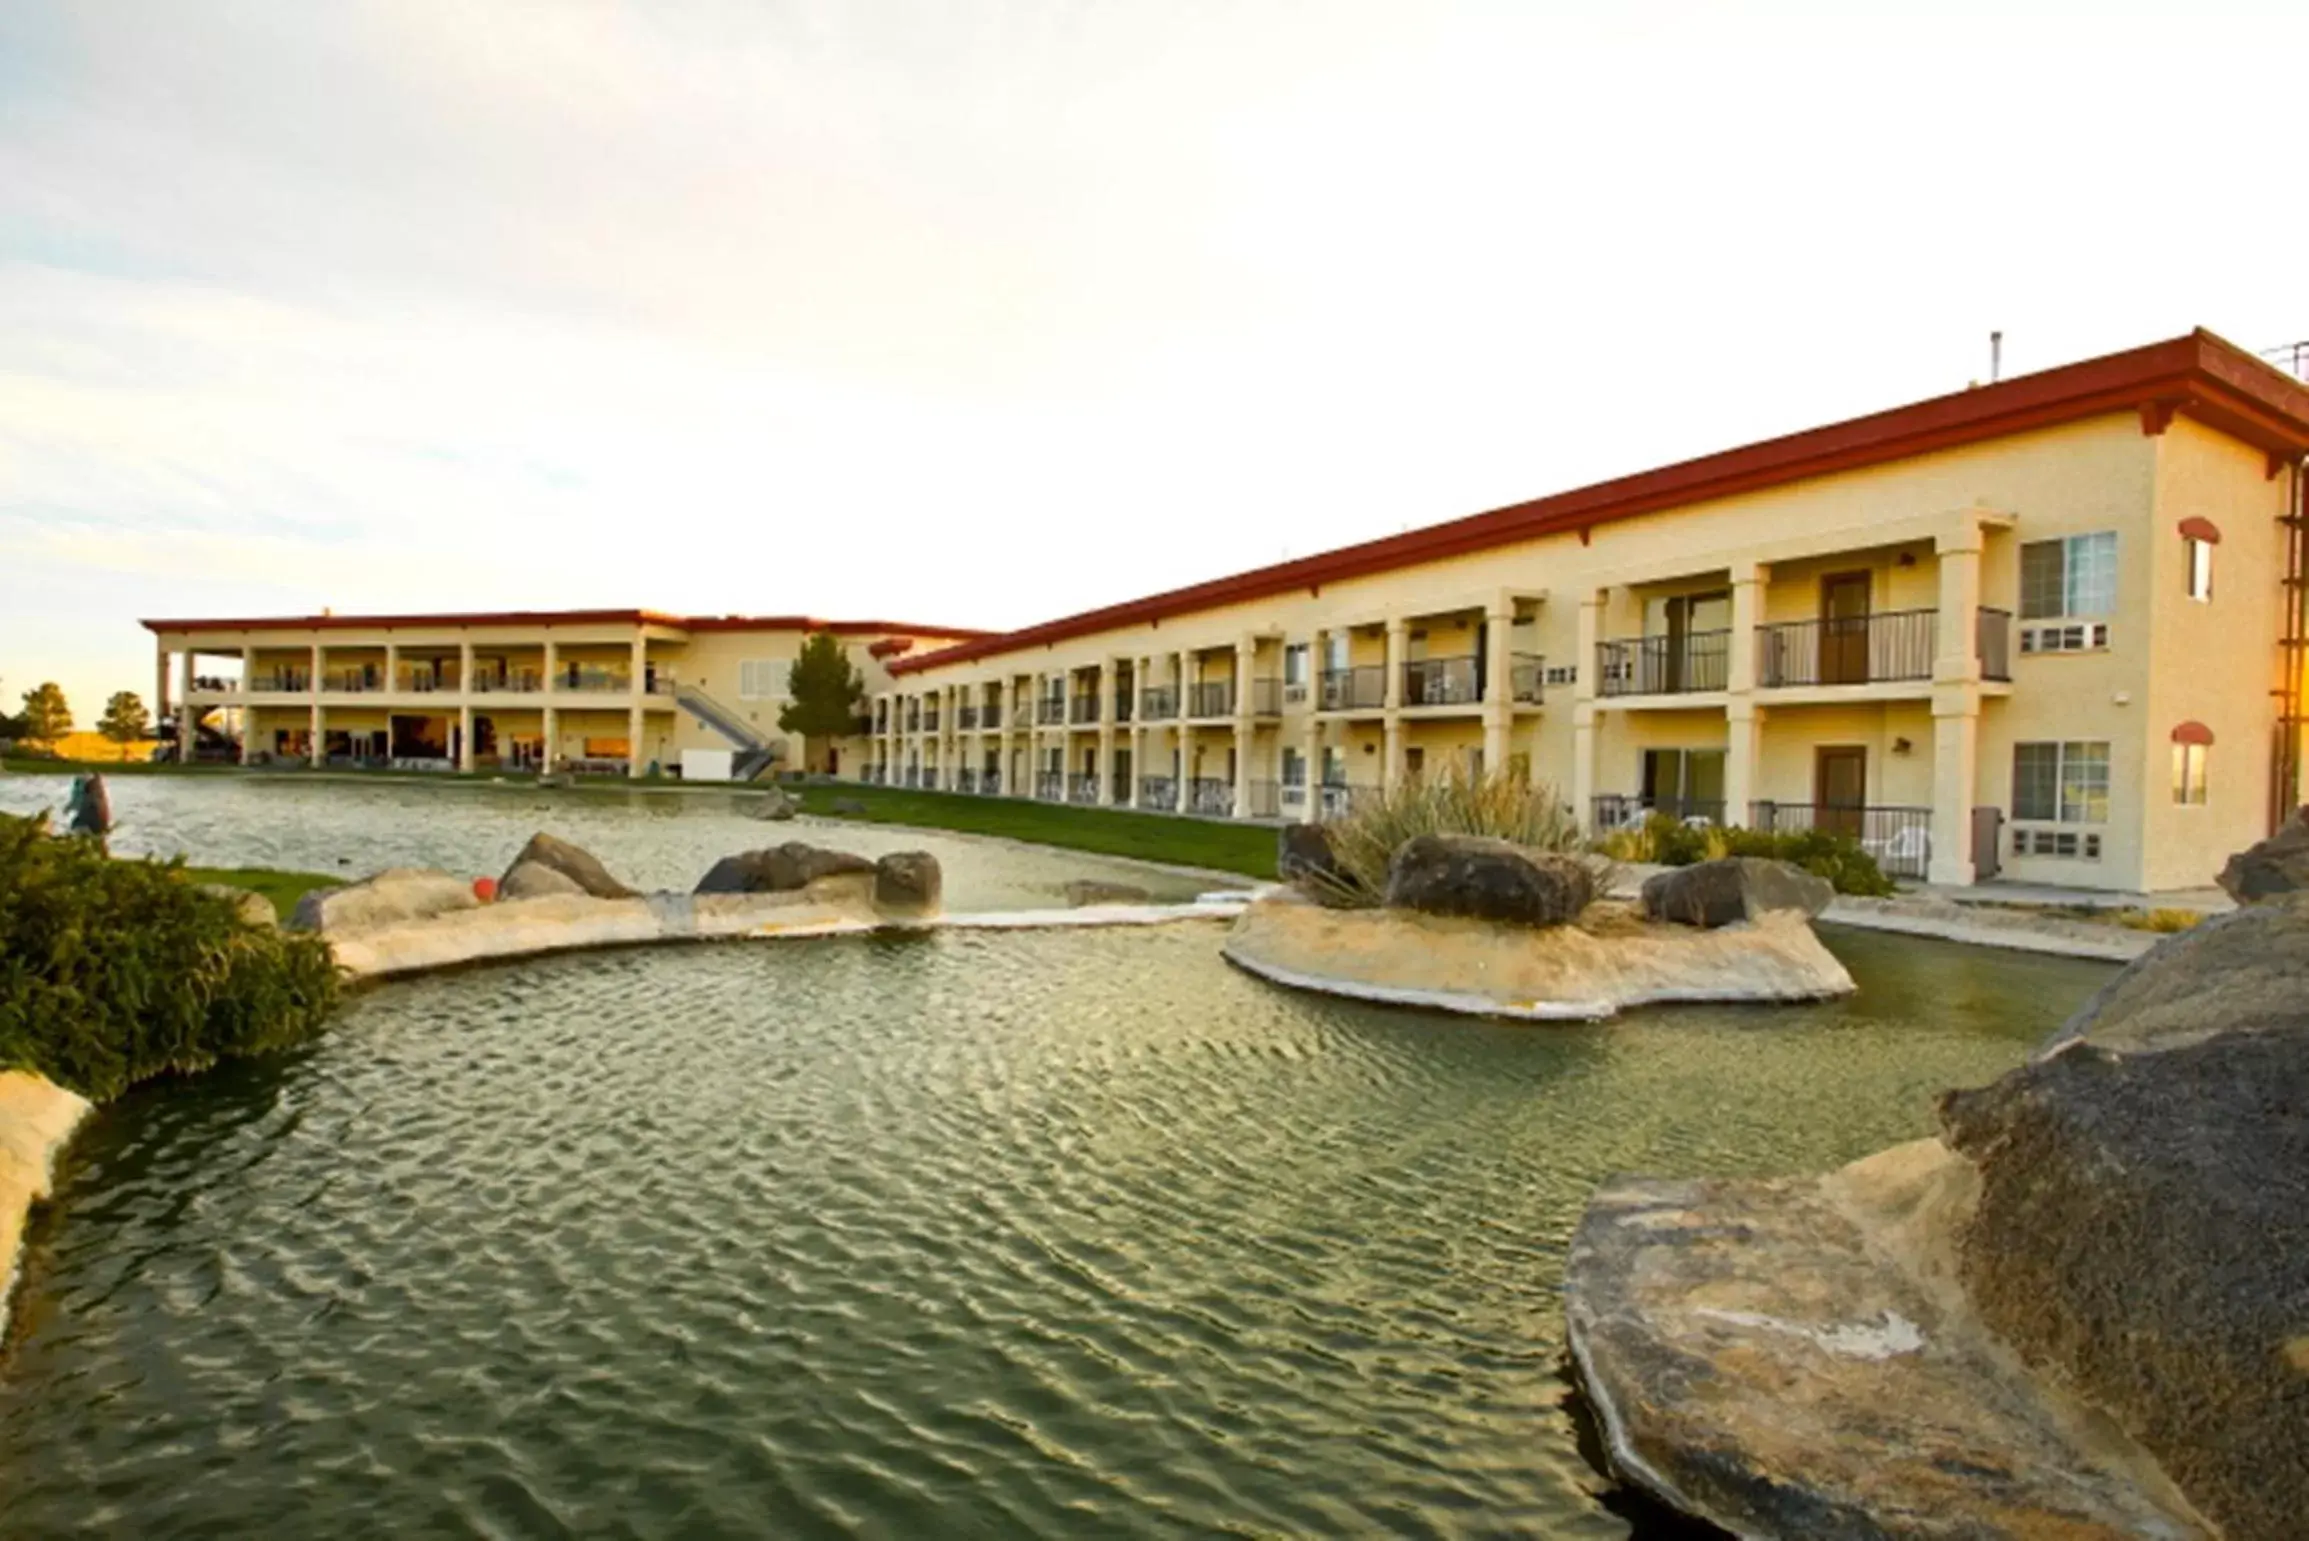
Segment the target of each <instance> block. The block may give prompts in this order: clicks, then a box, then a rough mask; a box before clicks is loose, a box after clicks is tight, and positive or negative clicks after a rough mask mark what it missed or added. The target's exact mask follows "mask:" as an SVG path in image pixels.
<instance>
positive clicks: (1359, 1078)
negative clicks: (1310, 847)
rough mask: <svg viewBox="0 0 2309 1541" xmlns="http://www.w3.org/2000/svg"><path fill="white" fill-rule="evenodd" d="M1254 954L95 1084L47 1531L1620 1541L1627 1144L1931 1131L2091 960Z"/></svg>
mask: <svg viewBox="0 0 2309 1541" xmlns="http://www.w3.org/2000/svg"><path fill="white" fill-rule="evenodd" d="M1218 940H1219V935H1218V932H1217V929H1216V928H1215V927H1212V926H1208V925H1200V924H1189V925H1180V926H1173V927H1167V928H1162V929H1158V930H1153V931H1133V932H1119V931H1103V932H1081V931H1076V932H1042V933H1028V934H999V935H997V934H986V933H962V932H951V933H945V934H938V935H929V936H916V937H911V938H903V939H900V938H891V937H875V938H855V939H846V940H840V941H831V942H822V943H786V944H751V945H745V944H739V945H730V946H725V947H718V948H699V949H689V950H680V951H652V952H629V953H616V954H603V955H596V956H593V957H573V958H562V959H555V960H548V961H542V962H537V963H533V964H529V965H524V966H519V967H511V968H504V969H497V970H486V971H472V972H465V973H460V974H455V975H451V976H446V977H440V978H436V979H432V980H427V981H419V982H413V983H408V984H402V985H395V986H391V987H387V988H384V989H380V990H377V991H374V992H372V993H369V994H366V995H364V996H362V997H360V998H358V999H357V1000H356V1001H355V1002H354V1004H353V1005H352V1006H351V1008H350V1009H349V1010H348V1011H347V1012H346V1013H345V1015H344V1018H343V1020H342V1021H341V1022H339V1023H338V1024H336V1025H335V1027H334V1028H333V1029H332V1031H330V1032H329V1033H328V1034H327V1035H326V1037H325V1038H324V1039H322V1040H321V1041H320V1042H318V1043H317V1044H316V1045H315V1046H313V1047H311V1048H309V1049H308V1050H306V1051H304V1052H301V1053H299V1054H296V1055H293V1056H287V1057H282V1058H277V1059H273V1060H269V1061H264V1062H259V1063H250V1064H241V1065H237V1066H232V1067H228V1068H226V1069H223V1070H220V1071H218V1072H215V1073H213V1074H210V1075H206V1076H202V1077H199V1078H197V1079H193V1080H189V1081H184V1082H179V1083H175V1084H170V1085H161V1086H154V1087H148V1088H146V1089H144V1090H142V1091H140V1092H138V1093H135V1094H133V1095H131V1096H130V1097H128V1098H126V1099H125V1100H123V1101H122V1102H120V1103H118V1104H116V1105H114V1106H112V1107H110V1108H108V1109H106V1110H105V1111H104V1113H103V1114H102V1115H101V1116H100V1118H99V1119H98V1121H97V1122H96V1124H95V1125H94V1126H93V1128H92V1130H91V1131H90V1133H89V1134H88V1135H87V1136H86V1137H85V1138H84V1139H83V1140H82V1142H81V1143H80V1145H79V1146H78V1147H77V1150H76V1153H75V1155H74V1157H73V1160H72V1164H71V1170H70V1173H69V1176H68V1179H67V1181H66V1182H65V1183H64V1185H63V1189H62V1192H61V1194H60V1198H61V1203H60V1204H59V1205H58V1206H56V1207H55V1208H53V1209H51V1210H50V1211H49V1212H48V1213H47V1214H46V1215H45V1217H44V1218H43V1219H42V1220H41V1221H40V1223H39V1226H38V1229H37V1232H36V1234H35V1237H34V1254H33V1259H32V1267H31V1277H30V1284H29V1287H28V1289H27V1291H26V1293H25V1295H24V1297H23V1299H22V1301H21V1306H22V1309H21V1311H20V1317H21V1320H20V1321H19V1323H18V1325H17V1327H16V1329H15V1335H14V1339H13V1341H12V1342H11V1343H10V1344H9V1345H8V1347H7V1349H6V1357H5V1358H4V1359H0V1532H5V1533H7V1534H9V1535H12V1536H16V1535H21V1536H50V1535H58V1536H61V1535H66V1534H86V1533H104V1534H112V1535H122V1536H175V1535H194V1534H198V1535H213V1536H245V1535H290V1536H329V1537H350V1536H368V1535H489V1536H552V1535H565V1534H584V1535H642V1536H669V1537H670V1536H708V1535H763V1534H769V1535H780V1536H794V1535H814V1534H824V1535H834V1534H865V1535H875V1536H892V1537H915V1536H944V1535H966V1536H981V1535H983V1536H1007V1535H1022V1534H1034V1535H1049V1536H1070V1537H1071V1536H1089V1535H1099V1536H1104V1535H1190V1534H1209V1533H1232V1534H1261V1535H1312V1534H1378V1533H1388V1534H1403V1535H1422V1534H1442V1535H1482V1534H1518V1533H1520V1534H1541V1535H1548V1536H1624V1535H1627V1534H1628V1533H1629V1529H1630V1525H1629V1521H1628V1520H1626V1519H1624V1518H1622V1517H1621V1516H1620V1515H1619V1514H1618V1513H1615V1512H1614V1510H1613V1508H1611V1507H1609V1506H1608V1505H1607V1503H1606V1502H1604V1501H1602V1498H1601V1497H1599V1495H1602V1494H1603V1493H1604V1491H1605V1486H1606V1485H1605V1484H1604V1482H1603V1481H1602V1479H1600V1478H1598V1477H1597V1476H1596V1475H1595V1474H1594V1473H1593V1472H1592V1471H1591V1470H1590V1469H1589V1468H1588V1467H1587V1466H1586V1464H1585V1463H1584V1462H1583V1461H1582V1459H1581V1458H1580V1455H1579V1453H1578V1450H1577V1447H1576V1444H1575V1439H1574V1427H1573V1423H1572V1420H1571V1417H1570V1414H1569V1412H1568V1411H1567V1406H1566V1386H1565V1383H1564V1381H1563V1379H1562V1376H1561V1368H1560V1364H1561V1357H1562V1315H1561V1308H1560V1303H1559V1300H1558V1295H1557V1290H1558V1283H1559V1280H1560V1277H1561V1271H1562V1263H1563V1256H1564V1250H1565V1246H1566V1243H1567V1241H1568V1238H1569V1235H1570V1232H1571V1229H1572V1226H1573V1224H1574V1222H1575V1220H1576V1218H1577V1216H1578V1214H1579V1210H1580V1207H1581V1204H1582V1203H1583V1201H1584V1199H1585V1196H1586V1195H1587V1193H1588V1192H1589V1190H1590V1189H1591V1188H1592V1186H1593V1185H1594V1184H1595V1183H1596V1182H1597V1181H1598V1180H1599V1179H1601V1178H1603V1177H1604V1176H1605V1175H1606V1174H1608V1173H1611V1172H1614V1171H1621V1170H1629V1169H1633V1170H1642V1171H1663V1172H1675V1173H1700V1172H1732V1173H1762V1172H1779V1171H1794V1170H1812V1169H1819V1168H1824V1167H1827V1166H1829V1165H1831V1164H1833V1163H1837V1162H1840V1161H1843V1160H1845V1159H1847V1158H1849V1157H1852V1156H1855V1155H1858V1154H1861V1153H1863V1152H1866V1151H1869V1150H1873V1149H1876V1148H1878V1147H1880V1146H1882V1145H1884V1144H1887V1143H1889V1142H1891V1141H1894V1140H1898V1139H1902V1138H1906V1137H1909V1136H1912V1135H1914V1134H1917V1133H1920V1132H1923V1131H1925V1130H1926V1129H1927V1128H1928V1127H1929V1125H1930V1099H1931V1097H1932V1095H1933V1094H1934V1093H1935V1092H1936V1091H1937V1090H1939V1089H1940V1088H1942V1087H1944V1086H1948V1085H1951V1084H1963V1083H1968V1082H1977V1081H1980V1080H1982V1079H1985V1078H1987V1077H1990V1076H1993V1075H1995V1074H1997V1073H1999V1072H2001V1071H2002V1070H2004V1069H2006V1068H2008V1067H2010V1066H2011V1065H2013V1064H2015V1063H2017V1062H2018V1060H2019V1059H2020V1058H2021V1057H2022V1055H2023V1054H2024V1053H2025V1051H2026V1049H2027V1047H2028V1045H2029V1044H2030V1043H2031V1042H2032V1041H2033V1040H2034V1039H2035V1038H2037V1037H2038V1036H2039V1035H2040V1034H2042V1033H2044V1032H2046V1031H2048V1030H2049V1029H2050V1028H2051V1027H2052V1026H2053V1025H2054V1024H2055V1023H2056V1022H2057V1021H2058V1019H2059V1018H2060V1017H2061V1016H2062V1015H2063V1014H2064V1013H2065V1012H2066V1011H2067V1010H2068V1009H2069V1008H2070V1007H2071V1006H2072V1005H2073V1004H2074V1003H2075V1002H2076V1001H2077V1000H2078V999H2080V998H2081V997H2082V996H2083V995H2084V994H2085V993H2086V992H2087V991H2088V990H2089V989H2090V988H2091V987H2092V986H2093V985H2094V984H2095V983H2096V982H2097V981H2098V980H2099V979H2100V978H2102V977H2104V971H2103V970H2102V969H2100V968H2098V967H2096V966H2093V965H2087V964H2077V963H2070V962H2064V961H2057V960H2045V959H2032V958H2027V957H2022V956H2019V955H2011V954H1999V953H1993V952H1987V951H1978V950H1965V949H1958V948H1954V947H1949V946H1943V945H1939V944H1932V943H1920V942H1913V941H1908V940H1894V939H1887V938H1880V937H1875V936H1869V935H1863V934H1854V933H1839V934H1836V935H1834V936H1833V937H1832V941H1833V944H1834V945H1835V946H1836V947H1837V949H1838V950H1839V951H1840V952H1842V953H1843V954H1844V955H1845V957H1846V958H1847V960H1848V962H1849V963H1850V964H1851V967H1852V969H1853V972H1854V973H1855V974H1856V975H1857V976H1858V977H1859V978H1860V980H1861V981H1862V985H1863V989H1862V992H1861V994H1860V995H1859V996H1858V997H1857V998H1856V999H1854V1000H1851V1001H1847V1002H1842V1003H1838V1004H1833V1005H1824V1006H1817V1007H1806V1008H1799V1009H1791V1010H1782V1011H1770V1010H1729V1009H1678V1010H1673V1011H1660V1012H1654V1013H1648V1014H1639V1015H1636V1016H1631V1017H1629V1018H1627V1019H1625V1020H1623V1021H1622V1022H1620V1023H1618V1024H1616V1025H1612V1026H1606V1027H1580V1028H1534V1027H1510V1026H1497V1025H1488V1024H1480V1023H1470V1022H1465V1021H1458V1020H1449V1019H1443V1018H1439V1017H1433V1016H1428V1015H1424V1014H1420V1013H1414V1012H1406V1011H1393V1010H1387V1009H1382V1008H1374V1007H1362V1006H1356V1005H1351V1004H1347V1003H1341V1002H1332V1001H1327V1000H1322V999H1318V998H1313V997H1308V996H1302V995H1294V994H1288V993H1284V992H1280V991H1277V990H1275V989H1272V988H1270V987H1267V986H1265V985H1263V984H1261V983H1259V982H1258V981H1256V980H1253V979H1250V978H1248V977H1246V976H1243V975H1240V974H1237V973H1235V972H1233V971H1231V970H1229V969H1228V968H1226V967H1225V966H1224V965H1223V964H1222V963H1220V962H1219V960H1218V958H1217V956H1216V948H1217V944H1218Z"/></svg>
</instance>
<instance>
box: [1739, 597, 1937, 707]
mask: <svg viewBox="0 0 2309 1541" xmlns="http://www.w3.org/2000/svg"><path fill="white" fill-rule="evenodd" d="M1939 621H1940V614H1939V612H1938V611H1936V610H1887V611H1883V612H1880V613H1877V614H1873V615H1834V616H1823V617H1821V618H1819V619H1817V620H1809V621H1776V622H1774V623H1773V624H1771V625H1769V626H1759V627H1757V628H1756V685H1757V687H1758V688H1759V689H1764V690H1771V689H1775V688H1778V687H1780V686H1785V685H1866V684H1869V683H1872V682H1874V681H1878V680H1928V679H1930V678H1932V655H1933V650H1934V648H1935V646H1936V645H1937V644H1936V641H1935V639H1936V637H1937V635H1938V632H1939Z"/></svg>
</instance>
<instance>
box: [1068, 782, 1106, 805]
mask: <svg viewBox="0 0 2309 1541" xmlns="http://www.w3.org/2000/svg"><path fill="white" fill-rule="evenodd" d="M1066 800H1067V801H1068V802H1070V803H1095V802H1097V801H1098V777H1096V776H1081V775H1077V776H1069V777H1067V778H1066Z"/></svg>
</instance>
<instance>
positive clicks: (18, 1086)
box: [0, 1070, 90, 1336]
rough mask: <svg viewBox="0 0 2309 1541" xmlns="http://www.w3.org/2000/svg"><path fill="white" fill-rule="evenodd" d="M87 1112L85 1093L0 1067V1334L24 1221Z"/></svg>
mask: <svg viewBox="0 0 2309 1541" xmlns="http://www.w3.org/2000/svg"><path fill="white" fill-rule="evenodd" d="M89 1111H90V1103H89V1101H88V1099H87V1098H85V1097H82V1096H80V1095H79V1094H78V1093H75V1092H68V1091H66V1090H65V1089H64V1088H63V1087H61V1086H58V1085H57V1084H56V1083H55V1082H53V1081H50V1080H49V1079H48V1078H47V1077H46V1076H39V1075H34V1074H33V1073H32V1072H30V1071H28V1070H0V1336H4V1335H5V1334H6V1333H7V1331H8V1305H9V1301H10V1299H11V1298H12V1297H13V1295H14V1294H15V1289H16V1267H17V1263H18V1262H19V1260H20V1256H21V1254H22V1252H23V1249H24V1222H25V1219H26V1217H27V1216H28V1215H29V1214H30V1213H31V1211H32V1206H33V1205H34V1204H37V1203H39V1202H40V1201H42V1200H44V1199H46V1198H47V1197H48V1195H49V1193H50V1192H51V1191H52V1185H53V1184H54V1182H55V1181H56V1159H57V1157H58V1156H60V1155H62V1154H63V1152H64V1147H65V1146H66V1145H67V1144H69V1143H70V1142H71V1139H72V1134H73V1131H74V1130H76V1129H78V1128H79V1127H80V1121H81V1120H82V1119H84V1118H86V1117H87V1116H88V1114H89Z"/></svg>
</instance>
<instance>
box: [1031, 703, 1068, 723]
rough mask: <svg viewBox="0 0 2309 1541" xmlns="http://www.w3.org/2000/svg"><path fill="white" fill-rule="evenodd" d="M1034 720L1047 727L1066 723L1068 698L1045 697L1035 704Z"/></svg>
mask: <svg viewBox="0 0 2309 1541" xmlns="http://www.w3.org/2000/svg"><path fill="white" fill-rule="evenodd" d="M1034 720H1035V721H1036V722H1039V723H1041V724H1043V725H1044V726H1045V727H1049V726H1053V725H1056V724H1059V723H1063V722H1065V721H1066V697H1064V696H1044V697H1043V698H1042V699H1041V700H1040V701H1037V702H1036V703H1035V704H1034Z"/></svg>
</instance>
